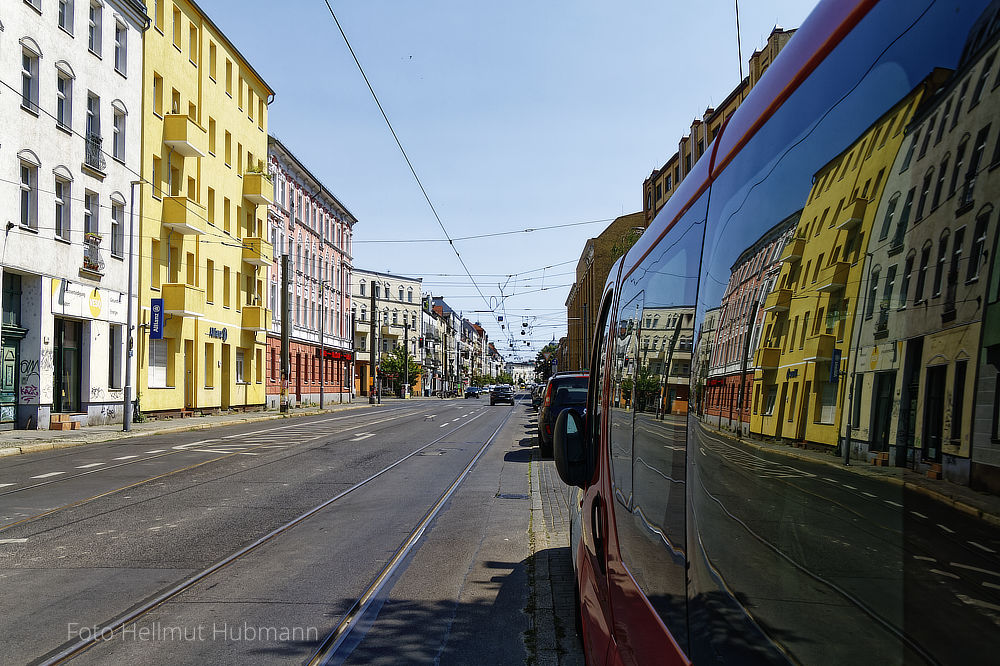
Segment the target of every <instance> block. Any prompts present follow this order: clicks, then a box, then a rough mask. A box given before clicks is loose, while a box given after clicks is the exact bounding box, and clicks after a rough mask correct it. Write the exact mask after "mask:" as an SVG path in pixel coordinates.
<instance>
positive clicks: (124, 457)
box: [112, 456, 139, 460]
mask: <svg viewBox="0 0 1000 666" xmlns="http://www.w3.org/2000/svg"><path fill="white" fill-rule="evenodd" d="M138 457H139V456H122V457H121V458H112V460H131V459H132V458H138Z"/></svg>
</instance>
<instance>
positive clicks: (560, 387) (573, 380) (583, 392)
mask: <svg viewBox="0 0 1000 666" xmlns="http://www.w3.org/2000/svg"><path fill="white" fill-rule="evenodd" d="M589 378H590V373H588V372H582V371H581V372H557V373H556V374H554V375H552V376H551V377H549V381H548V384H546V385H545V393H544V395H543V396H542V406H541V408H540V409H539V412H538V452H539V453H540V454H541V456H542V457H543V458H551V457H552V428H553V426H554V425H555V422H556V417H557V416H559V412H561V411H562V410H564V409H569V408H572V409H577V410H579V411H581V412H582V411H583V409H584V407H585V405H586V404H587V382H588V381H589Z"/></svg>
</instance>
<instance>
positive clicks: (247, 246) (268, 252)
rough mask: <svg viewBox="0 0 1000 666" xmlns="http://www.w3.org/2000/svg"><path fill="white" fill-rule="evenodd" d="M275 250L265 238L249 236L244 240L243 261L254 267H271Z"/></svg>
mask: <svg viewBox="0 0 1000 666" xmlns="http://www.w3.org/2000/svg"><path fill="white" fill-rule="evenodd" d="M273 256H274V248H273V247H272V246H271V244H270V243H268V242H267V241H266V240H264V239H263V238H256V237H253V236H248V237H246V238H244V239H243V261H245V262H246V263H248V264H253V265H254V266H270V265H271V263H272V261H271V257H273Z"/></svg>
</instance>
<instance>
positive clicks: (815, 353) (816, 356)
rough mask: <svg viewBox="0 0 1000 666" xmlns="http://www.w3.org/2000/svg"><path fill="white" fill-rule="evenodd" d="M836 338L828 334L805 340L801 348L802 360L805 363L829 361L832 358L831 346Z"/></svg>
mask: <svg viewBox="0 0 1000 666" xmlns="http://www.w3.org/2000/svg"><path fill="white" fill-rule="evenodd" d="M835 343H836V337H835V336H833V335H831V334H829V333H820V334H819V335H813V336H811V337H808V338H806V343H805V345H804V346H803V352H804V360H806V361H829V360H830V359H831V358H833V346H834V344H835Z"/></svg>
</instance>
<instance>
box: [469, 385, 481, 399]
mask: <svg viewBox="0 0 1000 666" xmlns="http://www.w3.org/2000/svg"><path fill="white" fill-rule="evenodd" d="M482 390H483V389H481V388H479V387H478V386H467V387H465V397H466V398H478V397H479V394H480V393H481V392H482Z"/></svg>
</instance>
